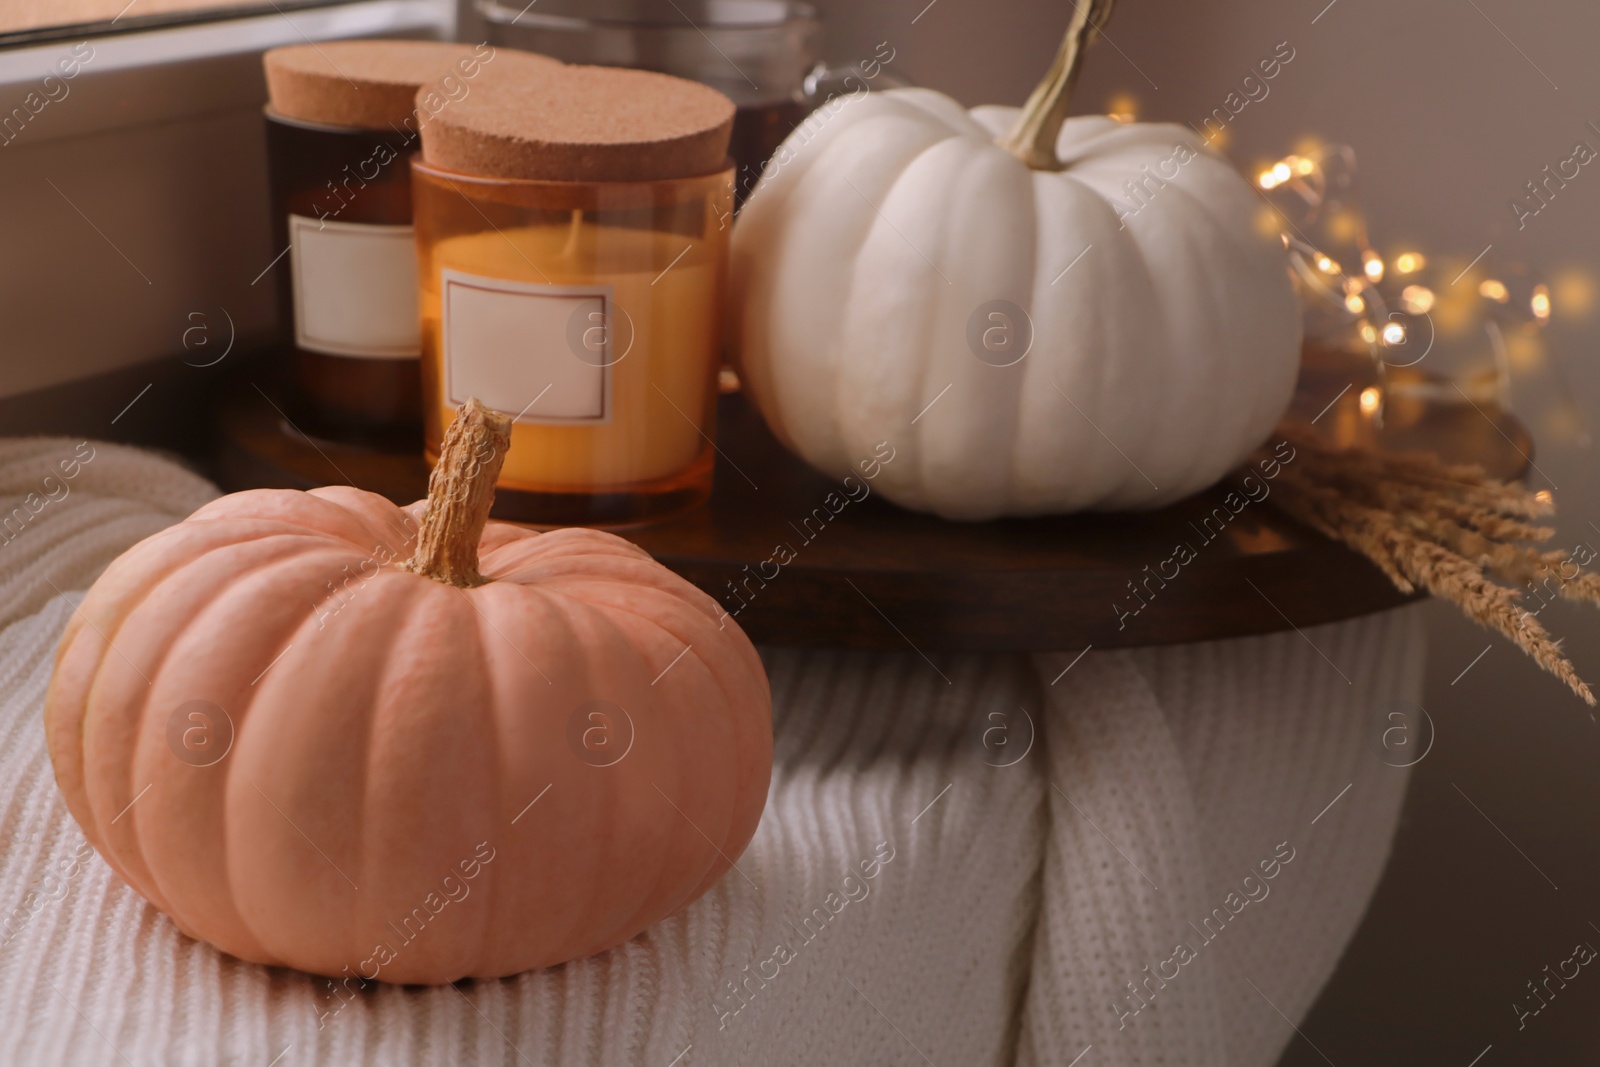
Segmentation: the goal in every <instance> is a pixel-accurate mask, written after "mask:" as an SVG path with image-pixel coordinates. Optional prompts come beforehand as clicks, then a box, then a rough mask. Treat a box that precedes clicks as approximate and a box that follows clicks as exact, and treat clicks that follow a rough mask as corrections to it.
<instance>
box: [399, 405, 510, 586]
mask: <svg viewBox="0 0 1600 1067" xmlns="http://www.w3.org/2000/svg"><path fill="white" fill-rule="evenodd" d="M510 448H511V419H510V417H509V416H506V415H503V414H501V413H500V412H498V411H495V410H493V409H491V408H487V407H485V406H484V405H483V404H482V403H481V402H479V400H478V398H477V397H473V398H471V399H469V400H468V401H467V402H466V403H465V404H462V405H461V406H460V407H459V408H457V409H456V417H455V420H454V421H453V422H451V423H450V428H449V429H448V430H446V431H445V433H444V444H443V446H441V447H440V449H439V464H438V466H436V467H434V468H433V473H432V474H431V475H429V477H428V505H427V507H426V508H424V509H423V512H422V528H421V529H420V530H418V532H417V551H416V552H415V553H414V554H413V555H412V557H411V559H410V560H408V561H406V562H405V563H403V564H401V565H400V566H401V569H402V570H408V571H411V572H412V573H414V574H420V575H423V576H424V577H427V578H432V579H434V580H435V581H440V582H444V583H446V584H448V585H454V586H460V587H463V588H470V587H471V586H475V585H483V584H485V583H487V582H488V581H489V579H487V578H485V577H484V576H483V575H481V574H479V573H478V542H479V541H480V540H481V539H482V537H483V528H484V526H485V524H487V523H488V521H489V508H490V506H491V505H492V504H493V503H494V483H495V479H497V478H499V477H500V465H501V464H503V463H504V462H505V460H506V452H507V451H509V450H510Z"/></svg>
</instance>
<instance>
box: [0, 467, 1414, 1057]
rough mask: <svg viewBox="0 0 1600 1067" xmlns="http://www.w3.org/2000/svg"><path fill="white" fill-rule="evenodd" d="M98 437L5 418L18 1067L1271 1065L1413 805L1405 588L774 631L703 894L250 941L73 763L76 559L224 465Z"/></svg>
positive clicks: (8, 1036) (0, 617)
mask: <svg viewBox="0 0 1600 1067" xmlns="http://www.w3.org/2000/svg"><path fill="white" fill-rule="evenodd" d="M79 447H82V443H80V442H77V441H72V440H65V439H26V440H20V441H19V440H12V441H3V442H0V527H3V530H0V627H4V629H3V630H0V1067H3V1065H11V1064H18V1065H24V1064H25V1065H41V1067H55V1065H78V1064H93V1065H101V1064H120V1063H126V1064H130V1065H137V1067H144V1065H146V1064H150V1065H155V1064H167V1065H172V1064H181V1065H187V1064H194V1065H234V1064H237V1065H253V1067H267V1065H268V1064H272V1065H275V1067H276V1065H280V1064H281V1065H282V1067H292V1065H297V1064H336V1065H340V1067H343V1065H356V1064H374V1065H379V1064H382V1065H389V1064H395V1065H411V1064H456V1063H460V1064H506V1065H512V1064H526V1065H535V1067H545V1065H552V1067H553V1065H573V1067H578V1065H607V1067H610V1065H618V1067H621V1065H630V1067H631V1065H640V1067H695V1065H708V1064H715V1065H723V1064H726V1065H734V1064H752V1065H753V1064H762V1065H790V1064H793V1065H819V1064H872V1065H879V1064H907V1065H910V1064H924V1063H931V1064H937V1065H938V1067H973V1065H989V1064H994V1065H1002V1064H1012V1063H1019V1064H1028V1065H1035V1064H1037V1065H1059V1067H1069V1065H1071V1064H1074V1063H1077V1064H1078V1067H1103V1065H1117V1067H1146V1065H1156V1064H1162V1065H1195V1067H1268V1065H1270V1064H1272V1063H1273V1062H1275V1060H1276V1059H1277V1058H1278V1056H1279V1055H1280V1053H1281V1051H1282V1049H1283V1048H1284V1047H1285V1045H1286V1044H1287V1043H1288V1042H1289V1041H1291V1040H1294V1041H1298V1040H1302V1038H1299V1037H1296V1035H1295V1032H1294V1029H1293V1027H1292V1026H1291V1025H1290V1023H1289V1022H1288V1021H1287V1020H1289V1019H1294V1020H1299V1019H1300V1018H1301V1017H1303V1015H1304V1014H1305V1012H1306V1011H1307V1009H1308V1008H1309V1007H1310V1005H1311V1003H1312V1001H1313V1000H1314V999H1315V997H1316V995H1317V992H1318V990H1319V989H1320V988H1321V986H1322V984H1323V983H1324V982H1325V981H1326V980H1327V978H1328V976H1329V974H1331V973H1332V970H1333V967H1334V965H1335V963H1336V962H1337V960H1338V957H1339V954H1340V952H1341V951H1342V950H1343V947H1344V945H1345V943H1346V942H1347V941H1348V939H1349V937H1350V935H1351V933H1352V932H1353V931H1354V929H1355V926H1356V924H1357V923H1358V922H1359V920H1360V917H1361V914H1362V912H1363V910H1364V908H1365V906H1366V903H1367V900H1368V899H1369V897H1370V895H1371V892H1372V890H1373V888H1374V886H1375V885H1376V882H1377V879H1378V877H1379V875H1380V873H1381V870H1382V867H1383V863H1384V860H1385V858H1386V856H1387V853H1388V848H1389V843H1390V841H1391V840H1392V837H1393V832H1394V828H1395V822H1396V819H1397V817H1398V814H1399V808H1400V803H1401V800H1402V798H1403V794H1404V789H1405V782H1406V772H1405V771H1404V770H1402V769H1396V768H1394V767H1391V766H1388V765H1386V764H1385V763H1384V762H1383V760H1382V759H1381V758H1380V753H1381V751H1382V750H1381V749H1380V748H1379V746H1378V743H1377V742H1378V738H1379V736H1380V734H1381V727H1380V726H1378V725H1377V724H1378V723H1379V721H1380V718H1379V717H1380V716H1381V714H1382V711H1383V709H1384V708H1386V707H1389V706H1391V705H1393V706H1397V707H1398V706H1404V702H1405V701H1409V700H1414V699H1415V697H1416V695H1417V693H1418V692H1419V690H1420V684H1421V678H1420V671H1421V643H1420V640H1421V639H1420V626H1419V623H1418V620H1417V617H1416V615H1415V613H1414V612H1413V611H1411V610H1404V611H1400V612H1394V613H1389V614H1387V615H1382V616H1375V617H1372V618H1369V619H1363V620H1356V621H1352V622H1348V623H1343V624H1338V625H1334V626H1324V627H1316V628H1313V629H1309V630H1306V631H1305V633H1304V634H1303V635H1302V634H1299V633H1296V632H1293V631H1291V632H1287V633H1283V634H1275V635H1271V636H1266V637H1259V638H1249V639H1242V640H1234V641H1221V642H1212V643H1207V644H1199V645H1190V646H1183V647H1177V648H1163V649H1152V650H1143V651H1135V652H1115V653H1099V652H1091V653H1089V654H1088V655H1085V656H1083V657H1082V658H1081V659H1078V660H1076V662H1074V659H1075V657H1076V656H1077V652H1076V651H1074V652H1071V653H1063V654H1050V655H1041V656H1021V655H1016V656H996V655H990V656H939V657H934V658H933V660H932V662H930V661H929V660H927V659H924V658H923V657H922V656H921V655H920V654H918V653H916V652H914V651H909V650H908V651H907V652H905V653H903V654H868V653H856V652H845V651H832V650H830V651H796V650H788V649H764V650H763V658H764V659H765V661H766V665H767V669H768V672H769V674H770V676H771V679H772V690H773V704H774V728H775V735H776V753H775V767H774V771H773V780H772V787H771V792H770V794H769V797H768V805H767V809H766V812H765V814H764V816H763V818H762V822H761V826H760V829H759V830H758V832H757V834H756V837H755V839H754V841H753V842H752V843H751V845H750V848H749V849H748V851H747V852H746V853H745V854H744V855H743V856H742V857H741V858H740V859H739V861H738V864H737V869H736V870H735V871H730V872H729V874H728V875H727V876H726V877H724V878H723V879H722V880H721V882H720V883H718V885H717V886H716V887H714V888H713V889H712V891H711V892H710V893H708V894H707V895H706V896H705V897H703V898H702V899H701V900H699V901H697V902H696V903H695V904H693V905H691V906H690V907H689V908H688V909H686V910H685V911H684V912H683V913H681V914H679V915H677V916H674V917H672V918H670V919H668V920H666V921H665V922H662V923H660V924H658V925H656V926H655V927H653V928H652V929H650V930H649V931H647V932H646V933H644V934H642V935H641V936H639V937H637V938H635V939H634V940H633V941H631V942H629V943H627V944H625V945H623V946H621V947H619V948H617V949H614V950H612V951H610V952H607V953H604V954H602V955H600V956H596V957H593V958H591V959H586V960H579V961H576V962H573V963H570V964H567V965H565V966H562V967H556V968H551V969H548V970H544V971H537V972H530V973H527V974H523V975H518V976H516V977H514V978H509V979H505V980H502V981H495V982H463V983H459V984H457V985H454V986H444V987H439V988H422V987H395V986H388V985H374V986H371V987H370V988H368V989H367V990H365V991H362V992H359V993H353V994H352V993H344V992H343V991H342V990H335V989H332V988H330V983H329V982H328V981H327V980H326V979H321V978H314V977H312V976H308V975H303V974H299V973H296V972H293V971H288V970H283V969H272V968H263V967H258V966H254V965H250V964H245V963H241V962H239V961H237V960H234V959H232V958H230V957H228V956H225V955H223V954H221V953H219V952H217V951H215V950H214V949H212V948H210V947H209V946H207V945H205V944H202V943H199V942H195V941H191V940H189V939H188V938H186V937H184V936H183V935H182V934H180V933H178V931H177V930H176V929H175V928H174V927H173V926H172V924H171V923H170V922H169V921H168V920H167V919H166V918H165V917H163V916H162V915H161V914H160V913H159V912H157V911H156V910H155V909H154V908H152V907H150V906H149V905H148V904H146V903H145V902H144V901H143V900H142V899H141V898H140V897H138V896H137V895H136V894H134V893H133V892H132V891H131V890H129V889H128V888H127V887H126V886H124V885H122V884H121V882H120V881H119V880H118V879H117V878H116V876H115V875H113V874H112V873H111V871H110V869H109V868H108V867H107V866H106V865H105V864H104V863H103V862H102V861H100V859H99V858H98V857H96V856H95V855H94V854H93V852H92V850H90V849H88V847H87V845H86V843H85V841H84V838H83V834H82V833H81V832H80V831H79V830H78V828H77V826H76V825H75V824H74V823H73V821H72V819H71V817H70V816H69V815H68V813H67V810H66V807H65V804H64V803H63V802H62V800H61V798H60V796H59V794H58V793H57V791H56V788H55V783H54V780H53V776H52V773H51V769H50V763H49V758H48V756H47V754H46V752H45V747H44V735H43V728H42V725H41V719H40V710H41V707H42V703H43V697H44V692H45V688H46V686H47V685H48V682H49V678H50V670H51V662H52V656H53V652H54V646H55V642H56V640H57V638H58V637H59V635H60V632H61V629H62V627H63V626H64V625H65V624H66V621H67V619H68V618H69V617H70V616H71V614H72V612H73V610H74V602H75V601H76V599H77V595H78V592H79V591H81V590H83V589H85V588H86V587H87V586H88V585H89V584H90V583H91V582H92V581H93V578H94V577H95V575H96V574H98V573H99V571H100V570H101V569H103V568H104V567H105V565H106V564H108V563H109V562H110V561H111V559H113V558H114V557H115V556H116V555H117V554H118V553H120V552H121V551H123V550H124V549H126V548H127V547H128V546H130V545H131V544H133V543H134V542H135V541H137V540H138V539H140V538H141V537H144V536H147V535H149V534H150V533H153V532H154V531H156V530H158V529H160V528H162V527H164V526H166V525H169V524H170V523H172V522H175V521H177V520H178V519H180V518H181V517H182V516H183V515H185V514H187V513H188V512H189V511H191V510H193V509H194V508H195V507H197V506H198V505H199V504H201V503H203V502H204V501H205V500H207V499H209V498H210V497H211V496H212V495H214V493H215V490H214V489H212V488H211V487H210V486H209V485H208V484H207V483H205V482H204V481H203V480H201V479H199V478H197V477H195V476H194V475H192V474H189V473H187V472H186V471H184V470H183V469H181V468H180V467H178V466H177V465H175V464H172V463H170V462H168V461H166V460H164V459H161V458H159V457H156V456H153V455H151V454H149V453H142V452H138V451H135V450H131V449H126V448H121V447H118V446H113V445H107V444H104V443H100V442H95V443H93V444H92V445H89V446H87V447H90V448H92V449H93V450H94V456H93V459H92V460H90V461H88V462H86V463H82V464H81V465H80V466H79V468H78V470H77V473H76V475H75V477H73V478H72V479H70V481H66V482H62V480H61V470H62V468H61V467H60V464H61V462H62V461H63V460H67V459H69V458H70V457H73V456H74V449H75V448H79ZM47 475H53V476H54V478H55V480H54V481H53V482H50V483H46V476H47ZM62 484H65V485H66V486H67V492H66V493H65V494H62V492H61V488H60V486H61V485H62ZM30 493H31V494H35V495H34V496H33V497H32V498H30V497H29V494H30ZM52 496H53V497H54V498H52ZM19 507H20V508H22V510H23V511H24V512H26V513H27V518H26V520H20V519H13V521H12V523H11V525H10V526H9V527H4V526H3V520H4V517H5V516H7V515H13V514H14V510H13V509H16V508H19ZM1244 592H1248V589H1246V590H1245V591H1244ZM1108 610H1109V608H1108ZM1324 657H1326V658H1324ZM1335 665H1337V666H1335ZM1346 786H1348V787H1349V788H1348V789H1346ZM1330 802H1332V803H1331V806H1329V804H1330ZM1289 851H1292V853H1293V855H1292V858H1290V859H1287V860H1283V859H1282V858H1281V857H1282V856H1284V855H1287V854H1288V852H1289ZM1275 860H1276V865H1275V869H1274V870H1273V875H1272V877H1271V878H1266V877H1265V876H1264V874H1263V873H1262V872H1263V867H1262V864H1263V863H1265V864H1267V865H1268V866H1269V867H1271V866H1273V864H1274V861H1275ZM868 872H871V874H870V877H869V876H868ZM1247 875H1253V878H1252V879H1251V880H1249V881H1247V880H1246V876H1247ZM1230 894H1231V895H1230ZM1219 916H1220V917H1219ZM1213 931H1215V933H1213ZM1206 935H1211V936H1209V937H1207V936H1206ZM1179 942H1184V943H1186V944H1187V945H1188V946H1189V952H1190V956H1189V958H1187V959H1186V961H1185V962H1182V963H1175V962H1172V961H1173V960H1174V958H1175V946H1176V945H1177V944H1178V943H1179ZM1146 967H1148V968H1149V970H1148V971H1147V970H1145V968H1146ZM1174 968H1176V973H1175V976H1174V977H1171V978H1170V979H1165V978H1161V977H1160V975H1161V974H1167V975H1173V974H1174ZM1130 983H1132V985H1131V986H1130ZM1135 1009H1137V1010H1135ZM1080 1056H1081V1057H1082V1059H1078V1057H1080Z"/></svg>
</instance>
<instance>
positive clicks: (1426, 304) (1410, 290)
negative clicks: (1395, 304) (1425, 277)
mask: <svg viewBox="0 0 1600 1067" xmlns="http://www.w3.org/2000/svg"><path fill="white" fill-rule="evenodd" d="M1400 299H1401V300H1402V301H1404V303H1405V305H1406V310H1407V311H1409V312H1411V314H1413V315H1426V314H1427V313H1428V309H1429V308H1431V307H1433V301H1434V295H1433V290H1432V289H1429V288H1428V287H1427V286H1426V285H1408V286H1406V287H1405V288H1404V289H1402V290H1401V291H1400Z"/></svg>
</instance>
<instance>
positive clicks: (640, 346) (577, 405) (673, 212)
mask: <svg viewBox="0 0 1600 1067" xmlns="http://www.w3.org/2000/svg"><path fill="white" fill-rule="evenodd" d="M468 104H469V105H473V102H472V101H468ZM732 117H733V106H732V104H731V103H730V102H728V101H727V100H726V98H725V97H722V96H721V95H720V94H718V93H715V92H714V91H712V90H709V89H706V88H704V87H702V86H698V85H695V84H694V83H691V82H686V81H682V80H680V79H676V78H669V77H666V76H664V75H656V74H645V73H642V72H637V71H623V70H609V69H600V68H583V67H564V68H562V69H561V71H560V72H559V75H553V76H551V77H548V78H544V77H521V78H501V79H498V80H495V81H493V82H492V84H491V85H489V86H486V91H485V92H484V94H483V96H482V98H481V102H480V103H478V104H476V105H475V106H467V107H463V108H461V109H458V110H451V111H449V112H446V113H444V114H442V115H441V116H440V117H439V119H438V121H436V122H432V123H430V124H429V125H428V126H427V127H425V128H424V131H423V154H422V156H421V157H420V158H418V159H416V160H414V161H413V163H412V172H413V197H414V200H415V206H416V227H417V249H418V263H419V273H420V285H421V298H420V308H421V316H422V337H423V357H422V360H423V363H422V370H423V396H424V418H425V425H426V439H427V451H428V457H429V460H430V462H436V461H437V457H438V448H439V443H440V442H441V441H442V439H443V436H444V431H445V429H446V427H447V426H448V424H449V421H450V419H451V418H452V417H453V415H454V412H455V410H456V408H457V407H458V406H459V405H460V404H462V403H464V402H465V401H466V400H467V399H468V398H469V397H476V398H477V399H479V400H480V401H482V402H483V403H484V404H486V405H488V406H490V407H492V408H495V409H496V410H499V411H502V412H504V413H505V414H507V415H509V416H511V417H512V418H513V420H514V423H513V429H512V442H511V451H510V453H509V455H508V456H507V458H506V462H505V465H504V467H503V468H502V470H501V474H500V480H499V483H498V484H499V487H500V490H501V491H500V493H499V495H498V497H497V501H498V504H497V513H498V514H501V515H503V516H505V517H508V518H517V519H522V520H524V521H530V522H539V523H550V524H561V523H617V522H628V521H634V520H638V519H642V518H647V517H651V516H656V515H661V514H666V513H670V512H673V511H676V510H681V509H683V508H685V507H689V506H693V505H694V504H696V503H698V502H700V501H702V500H704V499H705V497H706V496H707V495H708V494H709V492H710V487H711V475H712V465H713V463H712V461H713V459H714V451H713V446H712V443H711V441H712V436H713V434H714V433H715V421H714V415H715V396H716V375H717V367H718V363H719V338H720V330H721V326H720V319H721V310H722V300H723V291H724V288H725V280H726V271H727V246H728V235H729V228H730V225H731V217H732V211H733V170H732V166H731V164H730V163H729V162H728V160H727V158H726V150H727V137H728V130H729V128H730V126H731V121H732Z"/></svg>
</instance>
